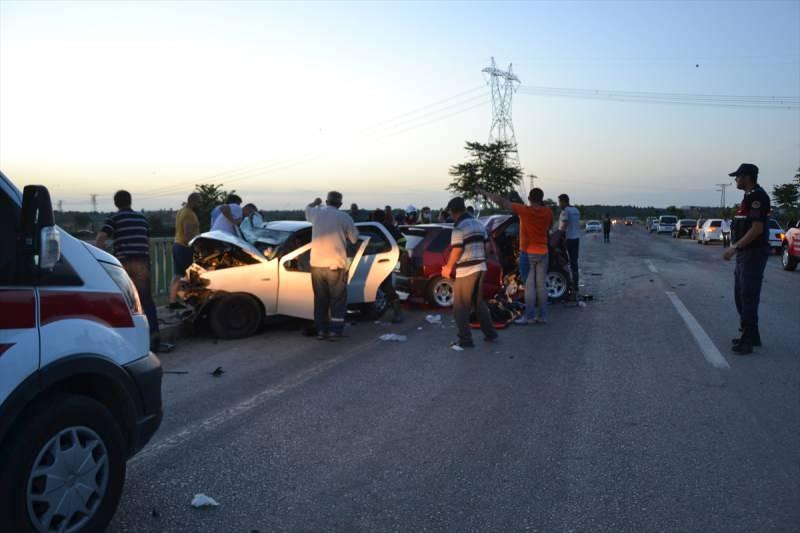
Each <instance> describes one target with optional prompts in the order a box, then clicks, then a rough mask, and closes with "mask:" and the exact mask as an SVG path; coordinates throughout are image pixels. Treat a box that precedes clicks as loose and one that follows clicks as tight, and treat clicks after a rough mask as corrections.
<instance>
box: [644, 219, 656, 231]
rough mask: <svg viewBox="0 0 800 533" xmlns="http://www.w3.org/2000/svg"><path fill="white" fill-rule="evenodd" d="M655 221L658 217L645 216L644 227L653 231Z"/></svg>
mask: <svg viewBox="0 0 800 533" xmlns="http://www.w3.org/2000/svg"><path fill="white" fill-rule="evenodd" d="M657 221H658V217H647V220H646V221H645V223H644V229H646V230H647V231H649V232H653V231H655V229H654V228H653V226H654V225H655V223H656V222H657Z"/></svg>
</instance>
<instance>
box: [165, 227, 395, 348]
mask: <svg viewBox="0 0 800 533" xmlns="http://www.w3.org/2000/svg"><path fill="white" fill-rule="evenodd" d="M356 227H357V228H358V231H359V233H360V234H361V235H360V242H359V243H357V244H356V245H355V246H353V247H351V254H350V256H349V257H350V266H349V273H348V279H347V303H348V305H349V306H359V307H361V308H364V307H368V308H372V310H373V311H374V312H375V313H376V314H380V313H381V312H382V311H383V309H384V308H385V306H386V302H385V297H384V295H383V292H382V291H379V290H378V289H379V286H380V284H381V283H382V282H383V281H384V280H385V279H386V278H387V277H388V276H391V275H392V272H393V271H394V267H395V265H396V264H397V261H398V259H399V257H400V249H399V247H398V246H397V242H395V240H394V239H393V238H392V236H391V234H390V233H389V232H388V231H387V230H386V228H384V227H383V226H382V225H380V224H377V223H375V222H359V223H357V224H356ZM257 233H258V234H259V236H258V238H257V239H256V242H255V243H250V242H248V241H246V240H244V239H243V238H240V237H237V236H234V235H231V234H228V233H224V232H219V231H210V232H207V233H203V234H201V235H198V236H197V237H195V238H194V239H193V240H192V242H191V243H190V245H191V246H192V248H193V251H194V263H193V264H192V265H191V266H190V267H189V268H188V269H187V271H186V280H185V282H184V288H183V290H182V291H181V296H182V298H183V299H184V300H185V301H186V302H187V303H189V304H190V305H191V306H192V308H193V309H194V311H195V314H194V318H195V320H197V319H208V322H209V325H210V327H211V330H212V332H213V333H214V335H216V336H217V337H220V338H226V339H235V338H241V337H247V336H250V335H253V334H254V333H255V332H256V331H258V329H259V327H260V326H261V324H262V323H263V322H264V319H265V318H266V317H269V316H273V315H283V316H291V317H297V318H305V319H309V320H311V319H313V318H314V291H313V289H312V286H311V266H310V258H311V223H309V222H299V221H280V222H269V223H267V224H265V225H264V226H263V227H262V228H261V229H259V230H257Z"/></svg>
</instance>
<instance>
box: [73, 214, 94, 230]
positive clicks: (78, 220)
mask: <svg viewBox="0 0 800 533" xmlns="http://www.w3.org/2000/svg"><path fill="white" fill-rule="evenodd" d="M72 224H73V225H74V226H75V229H76V230H79V229H86V227H87V226H91V225H92V217H90V216H89V215H87V214H86V213H75V216H74V217H73V219H72Z"/></svg>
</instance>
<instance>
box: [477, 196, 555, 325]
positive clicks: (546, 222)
mask: <svg viewBox="0 0 800 533" xmlns="http://www.w3.org/2000/svg"><path fill="white" fill-rule="evenodd" d="M480 192H481V194H483V195H484V196H486V197H487V198H489V199H490V200H491V201H493V202H494V203H496V204H497V205H499V206H500V207H503V208H505V209H510V210H511V211H513V212H514V213H516V215H517V216H519V227H520V230H519V237H520V238H519V249H520V255H522V254H527V256H528V262H529V264H530V270H529V271H528V276H527V279H526V280H525V316H523V317H522V318H520V319H519V320H517V324H545V323H546V322H545V320H546V318H545V315H546V309H547V290H546V289H545V278H546V277H547V262H548V242H549V240H550V227H551V226H552V225H553V210H552V209H550V208H549V207H547V206H546V205H544V192H543V191H542V189H539V188H538V187H536V188H533V189H531V192H530V194H528V201H529V202H530V205H524V204H518V203H513V202H511V201H509V200H506V199H505V198H503V197H502V196H500V195H497V194H492V193H489V192H486V191H480Z"/></svg>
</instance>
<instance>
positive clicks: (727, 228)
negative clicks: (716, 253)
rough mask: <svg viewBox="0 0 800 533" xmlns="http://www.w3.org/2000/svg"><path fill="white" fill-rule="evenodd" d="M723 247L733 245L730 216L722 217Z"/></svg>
mask: <svg viewBox="0 0 800 533" xmlns="http://www.w3.org/2000/svg"><path fill="white" fill-rule="evenodd" d="M721 226H722V247H723V248H727V247H728V246H730V245H731V221H730V219H728V218H723V219H722V224H721Z"/></svg>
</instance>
